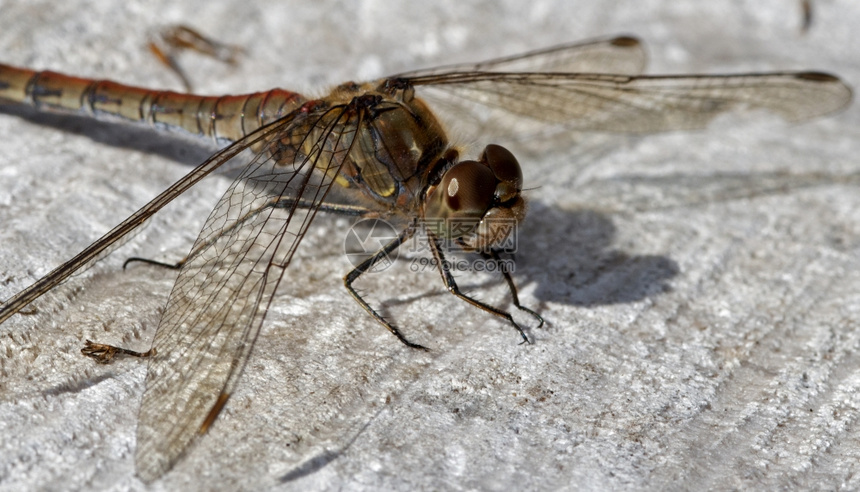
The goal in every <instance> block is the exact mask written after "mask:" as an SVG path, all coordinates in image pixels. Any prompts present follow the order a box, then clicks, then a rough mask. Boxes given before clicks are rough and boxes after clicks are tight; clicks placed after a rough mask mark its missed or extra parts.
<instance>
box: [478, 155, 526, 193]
mask: <svg viewBox="0 0 860 492" xmlns="http://www.w3.org/2000/svg"><path fill="white" fill-rule="evenodd" d="M480 160H481V162H484V163H486V165H487V166H489V168H490V169H491V170H492V171H493V175H494V176H495V177H496V180H498V183H497V184H496V189H495V195H496V198H497V199H498V200H499V202H506V201H508V200H510V199H511V198H514V197H515V196H516V195H518V194H519V193H520V191H521V190H522V188H523V172H522V170H521V169H520V163H519V162H517V158H516V157H514V154H511V151H509V150H508V149H506V148H504V147H502V146H501V145H495V144H490V145H487V146H486V147H485V148H484V152H483V153H482V154H481V159H480Z"/></svg>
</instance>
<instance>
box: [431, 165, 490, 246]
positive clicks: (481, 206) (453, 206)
mask: <svg viewBox="0 0 860 492" xmlns="http://www.w3.org/2000/svg"><path fill="white" fill-rule="evenodd" d="M495 188H496V178H495V176H493V172H492V171H491V170H490V168H489V167H487V166H485V165H484V164H482V163H480V162H477V161H462V162H459V163H457V164H455V165H454V166H452V167H451V168H450V169H448V170H447V171H445V174H444V175H443V176H442V180H441V181H440V182H439V184H438V185H437V186H436V187H435V188H434V189H433V190H432V191H430V192H429V193H428V195H427V200H426V202H425V209H424V219H425V221H426V222H427V223H428V224H432V226H431V228H432V230H433V231H434V232H435V233H436V234H438V235H440V236H443V237H449V236H451V235H453V236H456V237H460V236H461V235H463V234H466V233H468V232H470V231H471V230H472V229H474V227H475V226H477V225H478V223H479V222H480V221H481V219H482V218H483V217H484V214H486V213H487V210H489V209H490V207H492V206H493V193H494V190H495Z"/></svg>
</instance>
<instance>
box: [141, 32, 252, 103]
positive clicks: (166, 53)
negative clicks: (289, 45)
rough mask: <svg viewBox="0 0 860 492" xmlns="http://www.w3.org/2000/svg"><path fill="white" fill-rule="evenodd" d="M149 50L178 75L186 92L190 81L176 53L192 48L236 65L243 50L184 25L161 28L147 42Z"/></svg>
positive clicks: (189, 89)
mask: <svg viewBox="0 0 860 492" xmlns="http://www.w3.org/2000/svg"><path fill="white" fill-rule="evenodd" d="M149 50H150V51H151V52H152V53H153V54H154V55H155V56H156V58H158V61H160V62H161V63H162V64H164V65H165V66H166V67H167V68H169V69H170V70H171V71H172V72H173V73H175V74H176V76H177V77H179V79H180V80H181V81H182V85H183V86H184V87H185V90H186V91H188V92H191V90H192V87H191V81H190V79H189V78H188V75H187V74H186V73H185V71H184V70H183V69H182V66H181V65H180V64H179V62H178V61H177V55H178V54H179V53H180V52H181V51H183V50H193V51H196V52H198V53H202V54H204V55H206V56H208V57H210V58H214V59H216V60H218V61H220V62H223V63H226V64H228V65H236V63H237V62H238V58H239V56H240V55H241V54H242V53H243V52H244V50H243V49H242V48H241V47H240V46H236V45H230V44H225V43H219V42H218V41H215V40H214V39H211V38H208V37H206V36H204V35H202V34H200V33H199V32H197V31H195V30H194V29H192V28H190V27H188V26H184V25H177V26H169V27H167V28H165V29H162V30H161V31H160V32H159V33H158V34H156V35H155V36H153V39H152V40H151V41H150V42H149Z"/></svg>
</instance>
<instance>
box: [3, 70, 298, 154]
mask: <svg viewBox="0 0 860 492" xmlns="http://www.w3.org/2000/svg"><path fill="white" fill-rule="evenodd" d="M0 100H7V101H11V102H16V103H21V104H26V105H29V106H32V107H34V108H36V109H38V110H48V111H57V112H66V113H84V114H86V115H88V116H94V117H98V116H101V115H110V116H115V117H119V118H121V119H124V120H128V121H132V122H140V123H146V124H148V125H150V126H153V127H157V128H160V127H168V128H181V129H183V130H185V131H187V132H190V133H192V134H194V135H200V136H207V137H211V138H213V139H215V140H227V141H236V140H238V139H240V138H242V137H244V136H245V135H247V134H249V133H251V132H253V131H254V130H256V129H258V128H260V127H261V126H263V125H266V124H268V123H271V122H272V121H275V120H277V119H279V118H282V117H284V116H286V115H287V114H289V113H290V112H292V111H293V110H294V109H296V108H297V107H299V106H300V105H302V104H303V103H304V102H306V99H305V98H304V97H303V96H302V95H300V94H298V93H295V92H290V91H286V90H283V89H273V90H270V91H266V92H255V93H252V94H242V95H236V96H199V95H195V94H181V93H177V92H171V91H154V90H149V89H144V88H141V87H134V86H130V85H125V84H120V83H117V82H112V81H110V80H93V79H86V78H79V77H72V76H69V75H64V74H61V73H57V72H50V71H42V72H39V71H34V70H28V69H24V68H17V67H12V66H9V65H2V64H0Z"/></svg>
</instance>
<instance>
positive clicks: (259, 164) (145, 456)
mask: <svg viewBox="0 0 860 492" xmlns="http://www.w3.org/2000/svg"><path fill="white" fill-rule="evenodd" d="M644 60H645V56H644V52H643V50H642V49H641V46H640V44H639V42H638V41H637V40H635V39H633V38H630V37H617V38H610V39H603V40H596V41H592V42H586V43H579V44H570V45H565V46H559V47H556V48H551V49H548V50H542V51H536V52H532V53H526V54H524V55H519V56H514V57H508V58H500V59H496V60H492V61H489V62H484V63H478V64H471V65H457V66H450V67H443V68H439V69H432V70H425V71H419V72H412V73H406V74H401V75H397V76H393V77H389V78H385V79H381V80H378V81H375V82H369V83H363V84H356V83H345V84H342V85H340V86H338V87H337V88H335V89H334V90H333V91H332V92H331V93H330V94H329V95H328V96H326V97H323V98H320V99H314V100H309V99H306V98H304V97H303V96H301V95H299V94H296V93H294V92H289V91H285V90H281V89H275V90H272V91H268V92H261V93H254V94H247V95H240V96H221V97H209V96H197V95H190V94H179V93H175V92H165V91H150V90H146V89H142V88H137V87H131V86H126V85H123V84H118V83H115V82H109V81H95V80H88V79H81V78H76V77H70V76H67V75H62V74H58V73H55V72H37V71H32V70H27V69H22V68H15V67H10V66H6V65H0V100H6V101H9V102H14V103H22V104H27V105H30V106H33V107H35V108H37V109H40V110H50V111H64V112H73V113H83V114H88V115H92V116H94V117H101V116H107V117H112V118H120V119H123V120H128V121H134V122H142V123H146V124H149V125H152V126H154V127H155V128H157V129H161V128H173V129H182V130H185V131H187V132H190V133H192V134H195V135H200V136H205V137H211V138H214V139H216V140H217V141H219V142H222V143H225V144H227V146H226V147H225V148H224V149H223V150H221V151H219V152H218V153H216V154H215V155H213V156H212V157H211V158H210V159H208V160H207V161H206V162H204V163H202V164H201V165H200V166H198V167H197V168H195V169H194V170H193V171H191V172H190V173H189V174H188V175H186V176H185V177H183V178H181V179H180V180H179V181H178V182H177V183H175V184H174V185H172V186H171V187H170V188H168V189H167V190H165V191H164V192H163V193H162V194H161V195H159V196H158V197H156V198H155V199H153V200H152V201H151V202H150V203H148V204H147V205H145V206H144V207H143V208H141V209H140V210H139V211H137V212H135V213H134V214H133V215H132V216H131V217H129V218H128V219H126V220H125V221H123V222H122V223H121V224H120V225H118V226H117V227H116V228H114V229H113V230H111V231H110V232H108V233H107V234H106V235H105V236H104V237H102V238H101V239H99V240H97V241H96V242H94V243H93V244H92V245H91V246H89V247H87V248H86V249H85V250H84V251H83V252H81V253H80V254H78V255H76V256H75V257H74V258H72V259H71V260H69V261H68V262H66V263H64V264H63V265H61V266H59V267H58V268H57V269H55V270H54V271H52V272H51V273H49V274H48V275H46V276H45V277H43V278H42V279H40V280H38V281H37V282H36V283H34V284H33V285H32V286H30V287H28V288H27V289H25V290H24V291H22V292H20V293H19V294H17V295H15V296H14V297H12V298H10V299H8V300H7V301H5V303H4V304H3V305H2V306H0V322H2V321H4V320H6V319H8V318H9V317H10V316H12V315H14V314H15V313H17V312H19V311H20V310H21V309H22V308H24V307H25V306H26V305H28V304H29V303H30V302H32V301H33V300H35V299H36V298H38V297H39V296H41V295H43V294H45V293H46V292H48V291H50V290H51V288H53V287H54V286H56V285H57V284H58V283H60V282H62V281H63V280H65V279H66V278H68V277H69V276H70V275H72V274H73V273H74V272H76V271H78V270H80V269H81V268H83V267H85V266H86V265H88V264H89V263H91V262H92V261H94V260H97V259H98V258H100V257H101V256H102V255H103V254H105V253H106V252H108V251H110V248H111V246H112V245H114V244H115V243H117V242H118V241H119V240H121V239H122V238H124V237H125V236H126V235H128V234H129V233H130V232H131V231H132V230H134V229H135V228H137V227H139V226H140V225H141V224H142V223H143V222H144V221H146V220H147V219H148V218H149V217H150V216H152V215H153V214H154V213H155V212H157V211H158V210H160V209H161V208H162V207H163V206H164V205H166V204H167V203H168V202H170V201H171V200H173V199H174V198H175V197H177V196H179V195H180V194H182V193H183V192H184V191H185V190H187V189H188V188H190V187H191V186H193V185H194V184H195V183H197V182H198V181H200V180H201V179H202V178H203V177H205V176H206V175H208V174H209V173H211V172H213V171H215V170H217V169H219V168H222V167H224V166H227V167H230V168H231V169H232V168H234V166H235V168H237V169H241V173H240V175H239V176H238V177H237V178H236V180H235V181H234V182H233V183H232V185H231V186H230V188H229V189H228V190H227V191H226V192H225V194H224V196H223V197H222V198H221V200H220V201H219V202H218V204H217V205H216V206H215V208H214V210H213V211H212V213H211V215H210V216H209V218H208V219H207V221H206V224H205V225H204V227H203V230H202V231H201V232H200V235H199V237H198V239H197V241H196V242H195V244H194V246H193V247H192V248H191V252H190V254H189V255H188V257H187V258H186V260H184V261H183V262H182V264H181V265H180V266H181V269H180V273H179V277H178V279H177V281H176V284H175V285H174V288H173V291H172V292H171V295H170V298H169V300H168V303H167V308H166V310H165V313H164V316H163V318H162V320H161V323H160V324H159V328H158V331H157V333H156V335H155V339H154V341H153V349H154V350H153V354H154V355H152V358H151V362H150V365H149V369H148V373H147V379H146V392H145V394H144V397H143V402H142V405H141V411H140V419H139V424H138V432H137V450H136V464H137V469H138V474H139V476H140V477H141V478H143V479H144V480H147V481H149V480H154V479H156V478H158V477H159V476H161V475H162V474H164V473H165V472H166V471H168V470H169V469H170V468H171V467H172V466H173V465H174V464H175V463H176V461H177V460H178V459H179V457H180V456H181V455H182V454H183V453H184V452H185V450H186V449H187V447H188V446H189V444H190V443H191V442H192V441H193V440H194V438H195V437H196V436H197V435H199V434H200V433H202V432H205V431H206V430H207V429H208V428H209V426H210V425H211V424H212V422H213V421H214V419H215V418H216V417H217V415H218V413H219V411H220V410H221V409H222V408H223V406H224V404H225V403H226V402H227V400H228V398H229V396H230V395H231V394H232V392H233V390H234V388H235V385H236V383H237V381H238V378H239V376H240V374H241V373H242V370H243V369H244V366H245V364H246V362H247V360H248V356H249V354H250V352H251V349H252V348H253V345H254V342H255V340H256V338H257V334H258V333H259V330H260V326H261V325H262V322H263V319H264V318H265V315H266V312H267V310H268V307H269V305H270V303H271V302H272V300H273V298H274V294H275V291H276V289H277V286H278V283H279V282H280V280H281V279H282V278H283V277H284V275H285V271H286V269H287V267H288V266H289V264H290V261H291V259H292V257H293V254H294V252H295V250H296V248H297V247H298V245H299V243H300V241H301V238H302V237H304V235H305V233H306V231H307V230H308V227H309V225H310V223H311V221H312V220H313V218H314V216H315V214H316V213H317V212H318V211H328V212H336V213H346V214H351V215H355V216H363V217H381V218H384V219H387V220H392V221H393V222H397V223H398V224H399V226H400V227H401V232H400V233H399V235H398V236H397V237H396V238H394V239H393V240H392V241H391V242H390V243H389V244H387V245H386V246H384V247H383V248H382V249H381V250H380V251H378V252H377V253H376V254H374V255H373V256H370V257H368V258H367V260H365V261H364V262H363V263H361V264H360V265H359V266H357V267H356V268H355V269H354V270H353V271H351V272H350V273H349V274H348V275H347V276H346V277H345V283H346V287H347V289H348V291H349V292H350V294H351V295H352V296H353V297H354V298H355V299H356V301H358V302H359V304H360V305H361V306H362V307H363V308H364V309H365V310H367V311H368V313H370V314H371V315H372V316H373V317H374V318H375V319H377V321H379V322H380V323H382V324H383V325H384V326H385V327H386V328H388V329H389V330H390V331H391V332H392V333H394V334H395V335H396V336H397V337H398V338H399V339H400V340H401V341H402V342H404V343H406V344H407V345H409V346H413V347H420V346H419V345H416V344H413V343H411V342H409V341H408V340H406V339H405V338H404V337H403V335H401V334H400V332H399V330H398V329H397V328H396V327H395V326H394V325H392V324H391V323H390V322H388V321H387V320H384V319H383V318H382V317H381V316H380V315H379V314H378V313H377V312H376V311H375V310H374V309H373V308H372V307H371V306H370V305H368V304H367V303H366V302H365V301H364V299H362V298H361V296H359V295H358V293H357V292H356V291H355V290H354V289H353V288H352V282H353V281H355V280H356V279H357V278H358V277H359V276H360V275H361V274H362V273H363V272H365V271H367V270H368V269H369V268H371V267H373V265H374V264H375V263H376V262H378V261H381V260H382V259H383V258H384V257H385V256H386V255H387V254H388V253H390V252H392V251H393V250H395V249H396V248H397V247H398V246H400V245H401V244H402V243H403V242H404V241H406V240H407V239H409V238H410V237H412V236H413V235H414V234H415V233H416V231H417V230H418V229H419V228H420V227H422V226H426V227H425V228H426V230H427V233H426V238H427V240H428V243H429V245H430V250H431V252H432V253H433V255H434V257H435V259H436V260H438V265H439V270H440V273H441V275H442V279H443V282H444V283H445V285H446V287H448V289H449V290H450V291H451V292H452V293H454V294H455V295H457V296H458V297H460V298H461V299H463V300H465V301H467V302H469V303H471V304H473V305H475V306H478V307H480V308H481V309H484V310H486V311H488V312H490V313H491V314H494V315H496V316H499V317H501V318H503V319H505V320H507V321H508V322H509V323H511V324H512V325H513V326H514V327H515V328H517V330H519V332H520V334H521V336H522V337H523V339H525V340H528V339H527V338H526V336H525V335H524V333H523V330H522V328H521V327H520V326H519V325H518V324H517V323H515V322H514V320H513V318H512V317H511V315H510V314H509V313H508V312H507V311H506V310H504V309H500V308H497V307H494V306H491V305H488V304H485V303H483V302H480V301H477V300H475V299H473V298H470V297H468V296H466V295H464V294H463V293H461V292H460V291H459V290H458V289H457V286H456V283H455V282H454V279H453V276H452V275H451V272H450V271H448V270H447V267H445V266H444V265H445V262H444V261H443V260H444V257H443V251H442V249H443V248H442V243H443V242H444V241H451V242H453V243H454V244H456V245H457V246H458V247H459V248H461V249H463V250H466V251H474V252H476V253H478V254H480V255H482V256H483V257H484V258H485V259H487V260H488V261H499V260H498V258H499V257H498V255H497V252H498V251H497V250H498V246H499V243H500V242H501V241H502V240H503V239H504V238H503V237H502V236H500V235H499V234H498V231H497V230H496V229H494V227H493V225H492V224H493V223H494V221H496V220H499V221H501V222H505V221H507V222H518V221H520V220H522V219H523V216H524V211H525V206H524V201H523V198H522V196H521V191H522V174H521V171H520V167H519V164H518V162H517V161H516V159H515V158H514V157H513V155H511V153H510V152H508V151H507V150H505V149H504V148H502V147H500V146H498V145H487V146H486V147H485V149H484V151H483V152H481V153H480V154H479V155H476V156H475V160H460V153H461V151H460V150H459V149H456V148H454V147H452V146H451V144H450V142H449V139H448V137H447V134H446V130H445V129H446V127H450V126H458V127H468V128H473V129H475V130H476V134H477V135H479V136H483V137H484V138H503V137H504V136H505V135H513V134H520V133H528V132H531V131H534V130H539V129H541V128H546V127H548V126H552V127H558V128H563V129H568V130H571V131H574V130H587V131H613V132H657V131H666V130H683V129H694V128H701V127H704V126H706V125H707V123H708V122H709V121H710V120H712V119H713V118H714V117H715V116H717V115H720V114H723V113H725V112H728V111H737V110H743V109H763V110H768V111H771V112H774V113H776V114H777V115H779V116H782V117H783V118H785V119H787V120H789V121H800V120H805V119H809V118H813V117H816V116H820V115H823V114H827V113H830V112H833V111H836V110H838V109H841V108H843V107H845V106H846V105H847V104H848V103H849V101H850V99H851V91H850V89H849V88H848V87H847V86H845V84H843V83H842V82H841V81H840V80H839V79H838V78H836V77H834V76H832V75H828V74H824V73H819V72H781V73H761V74H742V75H715V76H698V75H691V76H643V75H639V73H640V71H641V70H642V69H643V67H644ZM448 221H451V222H456V223H457V224H458V227H457V229H456V231H457V232H456V233H455V232H453V230H454V229H453V228H450V229H449V228H448V227H447V226H439V225H438V224H439V223H447V222H448ZM431 224H437V225H431ZM505 279H506V280H507V282H508V285H509V286H510V288H511V293H512V297H513V303H514V305H515V306H516V307H517V308H519V309H522V310H524V311H526V312H528V313H531V314H533V315H534V316H535V318H536V319H537V320H540V317H539V316H537V314H535V313H533V312H532V311H529V310H528V309H526V308H524V307H522V306H521V305H520V304H519V300H518V299H517V296H516V291H515V289H514V287H513V282H512V280H511V278H510V276H509V275H507V274H505Z"/></svg>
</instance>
